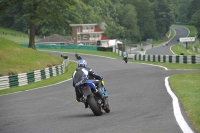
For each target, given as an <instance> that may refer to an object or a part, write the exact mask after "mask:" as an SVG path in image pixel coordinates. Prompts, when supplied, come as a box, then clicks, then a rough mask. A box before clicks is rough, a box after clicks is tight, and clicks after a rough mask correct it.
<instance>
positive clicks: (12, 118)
mask: <svg viewBox="0 0 200 133" xmlns="http://www.w3.org/2000/svg"><path fill="white" fill-rule="evenodd" d="M51 53H52V54H54V55H57V56H60V53H57V52H51ZM65 54H66V55H68V56H69V58H70V60H75V56H74V54H70V53H65ZM88 54H89V53H88ZM81 57H82V58H84V59H86V60H87V62H88V67H91V68H92V69H93V70H94V71H95V72H96V73H98V74H100V75H103V77H104V80H105V85H106V88H107V92H108V95H109V104H110V108H111V112H110V113H104V114H103V115H102V116H94V115H93V113H92V111H91V110H90V109H85V108H84V105H83V104H82V103H76V102H75V91H74V88H73V86H72V80H70V79H69V80H66V81H64V82H62V83H59V84H56V85H52V86H47V87H42V88H39V89H34V90H30V91H25V92H20V93H14V94H9V95H3V96H0V133H182V132H183V131H182V129H181V128H180V126H179V124H178V123H177V121H176V118H175V116H174V109H173V105H172V98H171V96H170V95H169V93H168V92H167V89H166V85H165V79H166V77H168V76H171V75H174V74H180V73H191V72H197V71H198V72H199V70H166V69H165V68H163V67H159V66H152V65H146V64H139V63H127V64H126V63H124V62H123V61H122V60H120V59H111V58H106V57H98V56H91V55H81ZM180 107H181V104H180ZM181 112H182V115H183V117H184V119H185V121H186V122H187V124H188V125H189V127H190V128H191V129H192V130H193V132H195V130H194V128H193V126H192V124H191V122H190V121H189V120H188V118H187V117H186V115H185V113H184V110H183V109H182V107H181Z"/></svg>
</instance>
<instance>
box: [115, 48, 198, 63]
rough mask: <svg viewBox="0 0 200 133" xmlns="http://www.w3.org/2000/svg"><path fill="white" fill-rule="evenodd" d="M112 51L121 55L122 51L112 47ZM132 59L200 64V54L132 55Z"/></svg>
mask: <svg viewBox="0 0 200 133" xmlns="http://www.w3.org/2000/svg"><path fill="white" fill-rule="evenodd" d="M113 52H114V53H116V54H118V55H120V56H122V53H123V52H122V51H120V50H118V49H115V48H113ZM132 59H133V60H141V61H152V62H166V63H180V64H184V63H185V64H200V56H184V55H141V54H135V55H133V58H132Z"/></svg>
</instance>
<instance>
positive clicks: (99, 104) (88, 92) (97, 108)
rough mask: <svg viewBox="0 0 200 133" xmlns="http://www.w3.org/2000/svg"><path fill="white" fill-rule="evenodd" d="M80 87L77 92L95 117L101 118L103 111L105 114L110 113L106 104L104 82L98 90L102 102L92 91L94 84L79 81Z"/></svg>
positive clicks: (106, 95)
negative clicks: (101, 96) (81, 95)
mask: <svg viewBox="0 0 200 133" xmlns="http://www.w3.org/2000/svg"><path fill="white" fill-rule="evenodd" d="M80 82H81V83H78V84H80V87H79V92H80V93H82V94H83V97H84V102H86V103H87V104H88V106H89V108H90V109H91V110H92V112H93V113H94V115H96V116H101V115H102V114H103V111H105V112H106V113H109V112H110V108H109V104H108V94H107V92H106V89H105V85H104V81H103V80H102V82H101V83H102V86H101V87H100V88H99V89H98V91H99V92H101V94H103V98H104V101H105V102H103V100H102V99H100V98H99V97H98V96H97V95H96V93H94V91H96V89H95V90H94V89H93V87H91V86H93V85H94V84H93V83H92V82H90V81H89V80H88V81H87V80H86V81H84V82H83V81H80Z"/></svg>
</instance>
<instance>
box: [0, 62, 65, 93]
mask: <svg viewBox="0 0 200 133" xmlns="http://www.w3.org/2000/svg"><path fill="white" fill-rule="evenodd" d="M68 64H69V58H68V59H66V60H64V61H63V63H62V64H61V65H58V66H53V67H48V68H45V69H43V70H36V71H33V72H28V73H22V74H16V75H11V76H3V77H0V90H2V89H6V88H12V87H16V86H23V85H27V84H29V83H33V82H38V81H41V80H43V79H48V78H50V77H53V76H58V75H60V74H62V73H64V72H65V67H66V66H67V65H68Z"/></svg>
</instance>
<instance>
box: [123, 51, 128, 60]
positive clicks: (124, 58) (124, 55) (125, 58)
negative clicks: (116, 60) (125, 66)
mask: <svg viewBox="0 0 200 133" xmlns="http://www.w3.org/2000/svg"><path fill="white" fill-rule="evenodd" d="M127 59H128V56H127V54H126V52H123V60H124V61H125V62H126V60H127Z"/></svg>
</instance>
